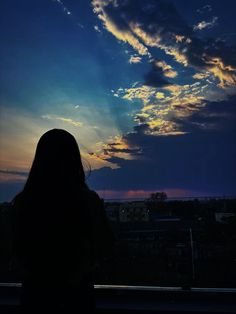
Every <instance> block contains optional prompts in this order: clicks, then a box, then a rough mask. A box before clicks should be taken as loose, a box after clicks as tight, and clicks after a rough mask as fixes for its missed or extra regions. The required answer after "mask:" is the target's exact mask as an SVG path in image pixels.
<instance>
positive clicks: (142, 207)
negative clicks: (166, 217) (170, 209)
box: [119, 201, 149, 222]
mask: <svg viewBox="0 0 236 314" xmlns="http://www.w3.org/2000/svg"><path fill="white" fill-rule="evenodd" d="M119 221H120V222H131V221H132V222H133V221H149V210H148V207H147V204H146V203H145V202H144V201H136V202H127V203H121V204H120V208H119Z"/></svg>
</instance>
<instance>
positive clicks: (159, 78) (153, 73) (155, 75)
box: [143, 64, 170, 87]
mask: <svg viewBox="0 0 236 314" xmlns="http://www.w3.org/2000/svg"><path fill="white" fill-rule="evenodd" d="M143 84H144V85H148V86H151V87H163V86H167V85H170V83H169V82H168V81H167V80H166V79H165V78H164V77H163V71H162V70H161V69H160V68H158V67H156V66H155V65H154V64H153V65H152V69H151V70H150V71H149V72H148V73H147V74H146V75H145V76H144V83H143Z"/></svg>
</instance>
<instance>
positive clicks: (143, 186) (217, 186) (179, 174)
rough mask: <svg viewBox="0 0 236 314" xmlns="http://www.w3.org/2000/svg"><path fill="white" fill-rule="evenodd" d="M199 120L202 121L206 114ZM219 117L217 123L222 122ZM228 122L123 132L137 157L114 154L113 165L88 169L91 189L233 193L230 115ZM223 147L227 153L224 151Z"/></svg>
mask: <svg viewBox="0 0 236 314" xmlns="http://www.w3.org/2000/svg"><path fill="white" fill-rule="evenodd" d="M218 105H219V107H220V108H221V110H223V108H224V107H225V103H218ZM232 105H233V101H232ZM205 119H206V120H205V121H207V117H205ZM215 119H216V120H219V119H218V118H215ZM220 119H221V118H220ZM223 119H224V118H222V120H221V123H223V126H224V121H223ZM215 122H216V123H217V121H215ZM231 125H232V128H233V129H230V130H224V129H223V130H222V129H219V131H218V132H212V130H199V131H198V133H197V134H196V133H194V132H189V133H187V134H184V135H182V136H152V135H147V134H144V133H142V132H132V133H129V134H127V135H125V136H124V138H125V139H126V141H127V142H128V143H129V144H130V145H134V146H139V147H142V150H143V158H140V159H134V160H124V159H122V158H120V159H119V158H116V163H117V164H118V165H119V168H117V169H113V170H112V169H109V168H101V169H99V170H96V171H94V172H93V173H92V174H91V177H90V178H89V183H90V184H91V186H92V187H93V188H96V189H100V190H101V189H106V188H107V189H108V190H118V191H120V190H121V191H123V190H154V189H156V190H162V189H175V188H178V189H187V190H192V191H199V194H201V193H202V194H203V193H204V194H206V193H209V195H212V194H215V195H216V194H218V195H222V194H224V193H226V194H229V193H232V194H234V193H235V191H236V184H235V171H236V168H235V167H236V166H235V158H236V151H235V135H236V129H235V118H234V119H232V121H231ZM189 127H190V126H189ZM191 127H192V128H194V127H195V126H194V125H192V126H191ZM227 151H230V152H231V154H230V155H229V154H226V153H225V152H227Z"/></svg>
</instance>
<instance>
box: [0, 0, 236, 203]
mask: <svg viewBox="0 0 236 314" xmlns="http://www.w3.org/2000/svg"><path fill="white" fill-rule="evenodd" d="M0 12H1V13H0V23H1V35H0V36H1V38H0V41H1V50H0V60H1V61H0V63H1V77H0V151H1V152H0V201H7V200H11V199H12V197H13V196H14V195H15V194H16V193H17V192H18V191H20V190H21V189H22V187H23V184H24V182H25V180H26V178H27V174H28V172H29V169H30V166H31V162H32V159H33V156H34V152H35V147H36V144H37V141H38V139H39V137H40V136H41V135H42V134H43V133H44V132H46V131H47V130H49V129H52V128H63V129H66V130H67V131H69V132H71V133H72V134H73V135H74V136H75V138H76V139H77V141H78V144H79V147H80V149H81V153H82V156H83V163H84V166H85V169H88V168H89V167H91V169H92V172H91V173H90V175H89V177H88V179H87V180H88V181H87V182H88V185H89V186H90V187H91V188H93V189H95V190H96V191H98V192H99V193H100V195H101V196H102V197H105V198H122V197H145V196H146V195H148V194H149V193H151V192H152V191H160V190H161V191H166V192H167V194H168V195H169V196H170V197H184V196H205V195H208V196H215V195H217V196H223V195H236V180H235V177H236V162H235V161H236V140H235V139H236V109H235V108H236V107H235V106H236V19H235V12H236V2H235V0H224V1H219V0H214V1H201V0H196V1H186V0H170V1H164V0H163V1H159V0H145V1H144V0H93V1H89V0H34V1H32V0H21V1H19V0H8V1H7V0H6V1H1V4H0Z"/></svg>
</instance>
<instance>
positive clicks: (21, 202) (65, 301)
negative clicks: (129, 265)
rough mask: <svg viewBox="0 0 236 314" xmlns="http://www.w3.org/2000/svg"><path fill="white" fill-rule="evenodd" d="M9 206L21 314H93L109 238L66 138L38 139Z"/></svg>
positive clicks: (56, 134)
mask: <svg viewBox="0 0 236 314" xmlns="http://www.w3.org/2000/svg"><path fill="white" fill-rule="evenodd" d="M13 204H14V209H15V217H16V220H15V241H14V251H15V256H16V257H17V263H18V265H19V269H20V273H21V279H22V283H23V288H22V298H21V303H22V311H23V312H24V313H31V314H32V313H43V311H46V312H48V313H87V312H91V311H92V310H93V309H94V298H93V271H94V267H95V265H96V263H98V262H99V261H100V260H102V258H103V257H105V256H106V255H107V254H109V250H110V248H111V244H112V234H111V231H110V229H109V225H108V222H107V220H106V216H105V212H104V209H103V203H102V201H101V199H100V198H99V197H98V195H97V194H96V193H95V192H93V191H91V190H89V188H88V187H87V185H86V183H85V174H84V169H83V166H82V162H81V157H80V152H79V148H78V145H77V143H76V140H75V138H74V137H73V136H72V135H71V134H70V133H68V132H67V131H65V130H60V129H53V130H50V131H48V132H46V133H45V134H44V135H43V136H42V137H41V138H40V140H39V142H38V145H37V149H36V154H35V158H34V161H33V164H32V167H31V170H30V173H29V176H28V179H27V182H26V184H25V186H24V189H23V191H22V192H21V193H20V194H18V195H17V196H16V197H15V199H14V201H13Z"/></svg>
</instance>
